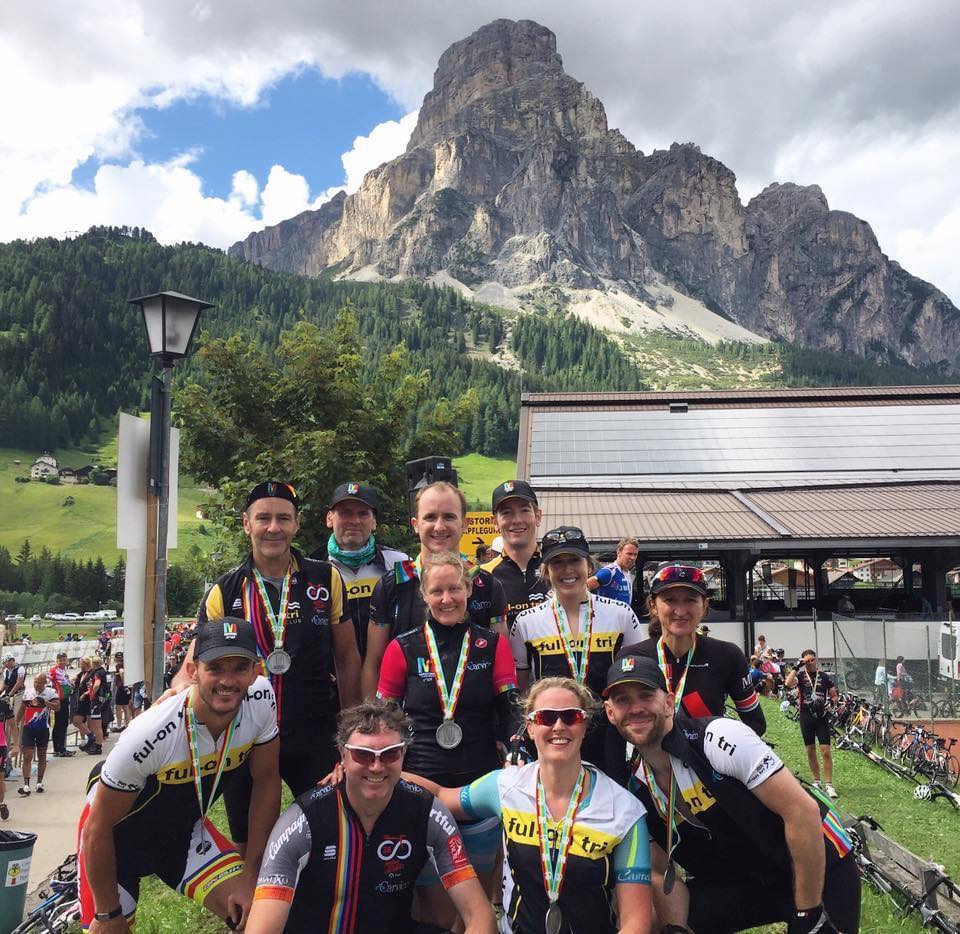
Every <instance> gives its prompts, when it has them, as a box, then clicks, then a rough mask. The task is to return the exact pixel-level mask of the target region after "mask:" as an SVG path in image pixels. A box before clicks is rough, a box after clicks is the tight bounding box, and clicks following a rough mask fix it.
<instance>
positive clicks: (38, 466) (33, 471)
mask: <svg viewBox="0 0 960 934" xmlns="http://www.w3.org/2000/svg"><path fill="white" fill-rule="evenodd" d="M58 476H60V465H59V464H58V463H57V459H56V458H55V457H54V456H53V455H52V454H48V453H46V452H44V453H43V454H41V455H40V456H39V457H38V458H37V459H36V460H35V461H34V462H33V466H32V467H31V468H30V479H31V480H43V479H44V477H58Z"/></svg>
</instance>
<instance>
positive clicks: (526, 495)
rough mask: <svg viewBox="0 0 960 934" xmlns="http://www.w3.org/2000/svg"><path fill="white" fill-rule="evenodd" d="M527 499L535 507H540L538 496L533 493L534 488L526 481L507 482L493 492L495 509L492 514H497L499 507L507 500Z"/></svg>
mask: <svg viewBox="0 0 960 934" xmlns="http://www.w3.org/2000/svg"><path fill="white" fill-rule="evenodd" d="M514 498H516V499H525V500H526V501H527V502H528V503H533V505H534V506H539V505H540V503H539V502H538V501H537V494H536V493H534V492H533V487H532V486H530V484H529V483H527V481H526V480H505V481H504V482H503V483H501V484H500V486H498V487H497V488H496V489H495V490H494V491H493V507H492V509H491V512H496V511H497V507H498V506H499V505H500V504H501V503H502V502H503V501H504V500H505V499H514Z"/></svg>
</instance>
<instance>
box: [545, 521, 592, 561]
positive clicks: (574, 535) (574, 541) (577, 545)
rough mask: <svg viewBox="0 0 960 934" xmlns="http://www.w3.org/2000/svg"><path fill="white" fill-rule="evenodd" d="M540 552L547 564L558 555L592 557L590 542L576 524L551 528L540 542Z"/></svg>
mask: <svg viewBox="0 0 960 934" xmlns="http://www.w3.org/2000/svg"><path fill="white" fill-rule="evenodd" d="M540 554H541V555H542V556H543V563H544V564H546V563H547V562H548V561H549V560H550V559H551V558H555V557H557V555H575V556H576V557H578V558H589V557H590V543H589V542H588V541H587V540H586V539H585V538H584V537H583V532H581V531H580V529H578V528H577V527H576V526H574V525H561V526H560V528H558V529H551V530H550V531H549V532H547V534H546V535H544V536H543V541H542V542H541V543H540Z"/></svg>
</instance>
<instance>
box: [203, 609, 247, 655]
mask: <svg viewBox="0 0 960 934" xmlns="http://www.w3.org/2000/svg"><path fill="white" fill-rule="evenodd" d="M194 641H195V645H196V647H195V648H194V650H193V660H194V661H196V662H213V661H216V660H217V659H218V658H227V657H229V656H231V655H238V656H240V657H241V658H252V659H253V660H254V661H257V660H258V659H259V658H260V656H259V655H258V654H257V637H256V635H255V634H254V631H253V626H252V625H251V624H250V623H248V622H247V621H246V620H245V619H238V618H237V617H235V616H225V617H224V618H223V619H208V620H206V621H205V622H202V623H201V624H200V625H199V626H198V627H197V635H196V639H195V640H194Z"/></svg>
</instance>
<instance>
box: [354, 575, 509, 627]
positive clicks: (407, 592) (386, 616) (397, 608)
mask: <svg viewBox="0 0 960 934" xmlns="http://www.w3.org/2000/svg"><path fill="white" fill-rule="evenodd" d="M472 580H473V589H472V590H471V592H470V599H469V600H468V601H467V613H468V615H469V616H470V620H471V622H474V623H476V624H477V625H478V626H484V627H486V628H487V629H492V628H493V627H494V626H496V625H498V624H499V623H500V621H501V620H502V619H503V614H504V610H505V608H506V603H507V600H506V597H505V596H504V593H503V587H502V585H501V584H500V582H499V581H498V580H495V579H494V577H493V576H492V575H491V574H490V573H489V571H484V570H482V569H477V570H476V572H475V574H474V575H473V578H472ZM426 618H427V605H426V604H425V603H424V602H423V597H421V596H420V578H419V577H418V576H417V571H416V563H415V562H413V561H404V562H401V563H398V564H397V565H396V567H395V568H394V570H393V571H388V572H387V573H386V574H384V575H383V577H381V578H380V580H379V581H378V583H377V586H376V587H374V589H373V597H372V598H371V600H370V622H371V623H373V624H374V625H375V626H387V627H389V629H390V637H391V638H395V637H396V636H399V635H401V634H402V633H405V632H409V631H410V630H411V629H417V628H419V627H420V626H422V625H423V623H424V620H425V619H426Z"/></svg>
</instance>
